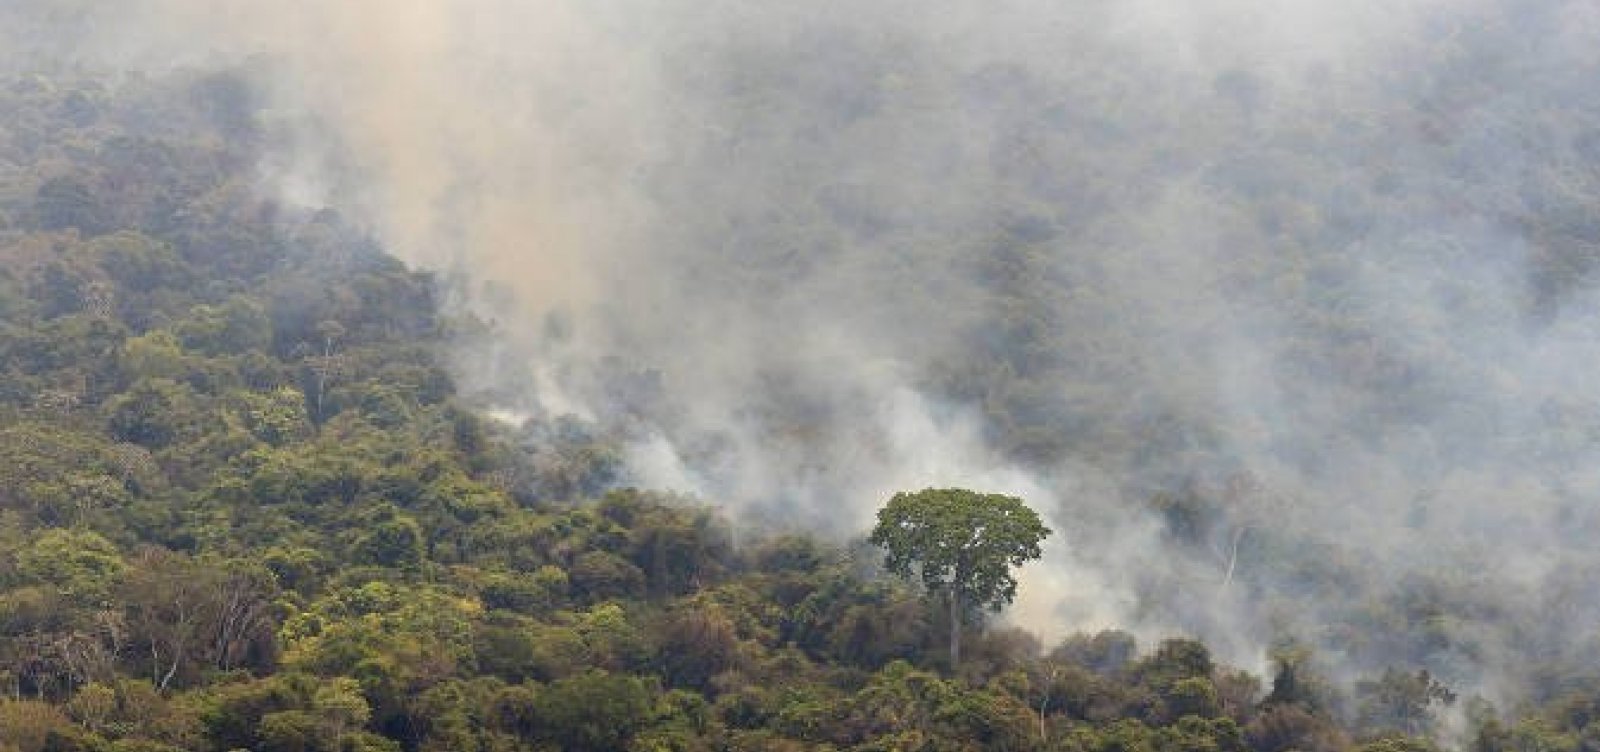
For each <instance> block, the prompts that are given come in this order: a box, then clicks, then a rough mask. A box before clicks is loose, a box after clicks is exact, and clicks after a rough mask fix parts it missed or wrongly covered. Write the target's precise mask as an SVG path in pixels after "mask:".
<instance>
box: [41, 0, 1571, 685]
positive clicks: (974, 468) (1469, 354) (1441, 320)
mask: <svg viewBox="0 0 1600 752" xmlns="http://www.w3.org/2000/svg"><path fill="white" fill-rule="evenodd" d="M34 6H37V7H33V6H28V5H26V4H24V5H21V6H18V7H19V9H17V10H13V11H11V13H12V14H14V16H15V18H16V19H17V24H16V25H14V26H13V28H15V29H22V30H23V32H22V33H21V35H22V36H23V38H30V37H32V38H37V35H38V34H40V33H44V34H50V35H55V36H54V37H52V38H60V39H67V38H69V37H71V38H74V39H76V41H74V42H70V43H69V42H62V43H60V44H58V45H55V46H54V47H53V49H55V50H57V51H58V54H61V55H64V56H68V57H71V56H76V55H81V56H83V57H84V58H86V59H88V58H92V57H94V56H95V55H98V56H100V57H101V58H102V61H101V62H102V64H105V63H109V64H114V65H120V66H124V67H136V66H145V67H159V66H164V65H187V66H206V65H226V66H231V67H235V68H237V69H240V70H243V71H246V73H245V75H248V76H249V77H250V79H251V80H252V81H254V82H256V84H257V85H258V87H259V90H260V92H261V97H262V99H261V107H260V111H259V113H258V116H259V118H260V119H261V121H262V122H263V124H264V125H265V132H266V133H267V134H268V136H267V137H266V139H267V141H268V143H267V145H266V149H265V154H264V156H263V159H262V164H261V175H262V185H263V189H264V190H269V191H272V192H274V193H275V194H277V195H279V196H281V197H282V198H284V199H286V200H287V201H289V202H291V203H295V204H299V205H303V206H307V207H311V208H316V207H321V206H333V207H337V208H338V209H340V210H341V211H343V212H345V213H346V214H347V215H349V216H352V217H354V218H357V219H358V220H360V221H363V222H366V223H368V224H369V225H370V227H371V228H372V231H373V232H374V233H375V234H376V235H377V236H378V237H379V238H380V239H381V240H382V241H383V243H384V244H385V245H386V247H388V248H389V249H390V250H392V251H393V252H395V253H396V254H397V255H400V256H401V257H402V258H404V259H406V260H407V261H409V262H411V263H413V264H416V265H419V266H421V267H424V268H427V269H431V270H435V271H437V272H439V273H440V276H441V279H444V280H446V281H447V282H448V283H449V284H450V285H451V288H450V289H451V290H452V293H453V295H454V298H455V300H456V305H458V306H459V307H460V310H461V311H470V312H473V313H474V314H475V315H477V316H479V317H481V318H483V319H485V320H490V321H493V322H494V329H495V337H494V338H493V342H494V344H493V346H489V345H485V344H484V343H483V342H481V341H474V342H470V343H469V342H463V343H462V345H461V348H460V351H459V353H457V357H456V358H455V360H456V362H457V363H458V364H459V375H460V377H461V379H462V382H463V383H464V384H466V385H467V386H469V387H470V388H472V389H473V390H475V391H476V392H477V393H479V394H480V396H482V397H483V398H484V399H486V400H489V401H491V402H492V403H493V404H495V405H496V406H498V407H499V408H501V409H503V410H505V411H506V412H507V414H511V415H517V416H519V417H527V418H530V419H532V420H534V421H541V420H549V419H553V418H555V417H557V416H560V415H573V416H576V417H578V418H579V419H581V420H582V421H585V422H587V423H589V424H592V425H594V426H597V427H599V430H603V431H607V432H611V433H612V434H614V435H617V436H621V437H623V438H624V441H625V443H626V446H627V447H628V457H627V471H628V473H629V478H628V481H629V482H632V483H638V484H640V485H644V486H650V487H658V488H666V489H672V490H678V491H684V492H688V493H693V494H696V495H698V496H700V497H702V498H704V499H705V500H707V501H710V502H713V503H717V504H721V505H725V506H727V507H729V508H730V509H735V510H738V511H739V513H740V514H741V515H743V519H746V520H748V521H749V522H750V523H751V524H756V523H766V524H794V525H805V526H809V527H813V528H816V529H820V530H826V531H828V532H830V533H836V534H843V535H849V534H855V533H859V532H860V531H862V530H864V529H865V527H866V526H867V525H868V524H869V521H870V519H871V515H872V513H873V512H874V511H875V510H876V508H877V507H878V506H879V505H880V504H881V503H882V501H883V500H884V499H886V498H887V496H888V495H889V493H891V492H893V491H895V490H902V489H910V488H922V487H926V486H937V485H961V486H968V487H974V488H982V489H984V490H991V491H1001V492H1011V493H1017V494H1019V495H1022V496H1023V497H1025V498H1026V499H1027V500H1028V501H1029V502H1030V503H1032V504H1033V505H1034V506H1035V507H1036V508H1039V509H1041V510H1042V511H1045V512H1047V513H1048V516H1049V517H1050V519H1051V521H1052V527H1054V528H1055V529H1056V530H1057V531H1058V533H1059V534H1058V535H1057V536H1056V537H1055V538H1054V539H1052V544H1053V545H1054V547H1053V548H1052V549H1051V550H1050V552H1049V555H1048V557H1047V560H1046V561H1045V562H1042V563H1039V564H1036V565H1033V566H1031V567H1030V568H1028V570H1027V571H1026V572H1025V579H1024V582H1023V587H1022V601H1021V602H1020V603H1019V604H1018V606H1017V607H1016V608H1015V609H1013V611H1012V613H1011V617H1012V618H1013V619H1015V620H1017V621H1019V622H1020V623H1022V624H1024V625H1025V626H1027V627H1029V628H1030V629H1033V630H1035V631H1036V632H1038V633H1039V634H1041V635H1042V636H1045V637H1047V638H1055V637H1059V636H1061V635H1063V634H1065V633H1067V632H1071V631H1074V630H1078V629H1092V628H1101V627H1106V626H1122V627H1127V628H1131V629H1135V630H1136V631H1139V632H1140V633H1141V634H1145V635H1159V634H1164V633H1169V632H1172V631H1184V632H1191V633H1195V634H1198V635H1199V636H1201V637H1203V638H1205V639H1207V640H1208V641H1209V642H1211V643H1212V644H1213V645H1215V646H1216V647H1217V648H1218V649H1219V651H1220V652H1222V654H1223V656H1224V657H1225V658H1227V659H1229V660H1232V661H1234V662H1236V663H1239V664H1240V665H1246V666H1252V667H1260V665H1261V663H1262V660H1263V655H1264V648H1265V646H1267V645H1269V644H1271V643H1272V642H1273V641H1275V640H1280V639H1284V638H1293V639H1297V640H1300V641H1302V642H1306V643H1308V644H1313V645H1317V646H1319V648H1321V649H1322V650H1323V651H1324V654H1325V655H1326V656H1327V657H1328V660H1329V662H1331V663H1338V664H1344V665H1348V666H1349V667H1350V669H1351V671H1352V672H1355V671H1366V670H1372V669H1374V668H1377V667H1382V666H1385V665H1396V666H1401V667H1412V666H1426V667H1428V668H1429V669H1430V670H1432V671H1434V672H1435V673H1436V674H1438V675H1440V676H1443V677H1445V678H1446V679H1448V680H1449V681H1451V682H1454V683H1456V684H1457V685H1458V686H1463V687H1471V688H1473V689H1475V690H1476V691H1481V692H1483V693H1485V694H1487V695H1489V696H1491V697H1501V698H1514V697H1515V696H1516V693H1517V692H1518V691H1519V690H1518V688H1519V687H1520V686H1521V682H1522V681H1524V680H1525V679H1527V678H1529V676H1530V674H1531V672H1534V671H1536V670H1537V668H1536V667H1537V666H1539V665H1549V664H1555V663H1561V662H1566V663H1567V664H1568V665H1572V666H1579V665H1582V666H1593V664H1594V662H1595V657H1594V656H1595V654H1594V652H1593V651H1591V650H1589V647H1590V645H1589V643H1588V642H1586V641H1585V640H1586V639H1587V638H1580V637H1579V635H1585V634H1587V630H1588V629H1589V627H1590V626H1592V624H1593V623H1594V620H1595V619H1596V618H1597V617H1600V593H1597V592H1595V591H1596V588H1597V587H1600V584H1597V583H1600V580H1597V579H1596V578H1595V577H1593V576H1592V575H1593V574H1595V573H1597V572H1600V556H1597V555H1596V554H1595V553H1594V552H1593V546H1592V545H1591V541H1592V540H1593V538H1594V534H1595V532H1596V528H1597V526H1600V507H1597V506H1596V501H1597V498H1600V497H1597V494H1600V472H1597V470H1596V468H1600V462H1597V460H1600V452H1597V449H1600V447H1597V439H1600V385H1597V383H1596V381H1595V377H1594V372H1595V365H1596V364H1597V363H1600V329H1597V325H1600V299H1597V297H1596V296H1597V294H1600V290H1597V289H1596V287H1595V285H1594V282H1595V275H1596V273H1597V272H1600V209H1597V207H1600V175H1597V174H1596V165H1600V111H1597V110H1600V83H1597V82H1600V11H1597V10H1596V9H1595V6H1593V5H1592V4H1589V3H1586V2H1579V1H1574V2H1563V1H1561V0H1519V1H1516V2H1512V1H1510V0H1479V1H1477V2H1447V1H1445V0H1433V1H1428V0H1411V1H1409V2H1367V1H1366V0H1358V1H1356V2H1338V3H1334V2H1314V1H1313V0H1297V1H1294V2H1263V1H1247V0H1207V1H1205V2H1185V3H1171V2H1156V1H1154V0H1135V1H1133V2H1127V1H1123V2H1110V1H1101V0H1080V1H1078V2H1044V1H1042V0H1008V1H1005V2H976V1H973V2H967V1H965V0H948V1H942V2H936V3H926V2H919V3H913V2H901V1H900V0H853V1H851V2H842V1H833V2H808V3H789V2H732V1H728V0H711V1H706V0H699V1H697V2H687V1H685V2H677V1H669V2H654V3H647V2H636V1H629V0H603V1H599V0H590V1H587V2H577V1H576V0H571V1H569V0H548V1H546V2H539V3H525V2H511V1H510V0H463V1H462V2H455V3H442V2H440V3H429V2H403V3H395V2H382V1H380V0H346V1H341V2H312V1H311V0H295V1H283V0H280V1H279V2H272V3H266V2H248V1H245V0H222V1H218V2H201V1H200V0H192V1H186V0H139V1H138V2H118V3H104V4H100V3H93V2H79V3H66V2H61V3H35V4H34ZM135 6H137V10H138V12H133V10H131V9H134V8H135ZM46 11H49V12H46ZM52 14H53V15H52ZM135 18H136V19H139V20H137V21H132V20H129V19H135ZM113 19H120V20H113ZM24 21H25V22H26V23H24ZM19 44H20V42H19ZM13 49H25V47H14V48H13ZM13 64H25V61H15V62H13ZM1552 113H1560V115H1561V116H1560V117H1555V116H1553V114H1552ZM1444 604H1448V606H1446V605H1444ZM1430 609H1431V610H1430ZM1430 614H1431V616H1430Z"/></svg>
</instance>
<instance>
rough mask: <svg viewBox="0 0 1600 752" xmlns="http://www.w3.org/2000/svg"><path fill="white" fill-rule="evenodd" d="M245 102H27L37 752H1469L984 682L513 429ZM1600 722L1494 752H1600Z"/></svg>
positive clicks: (140, 95)
mask: <svg viewBox="0 0 1600 752" xmlns="http://www.w3.org/2000/svg"><path fill="white" fill-rule="evenodd" d="M243 91H247V89H246V88H242V85H241V84H240V83H239V82H238V81H234V80H230V79H229V78H228V77H227V74H208V75H189V76H176V77H173V78H170V79H161V80H153V79H152V80H146V79H133V80H129V81H124V82H122V83H121V84H119V85H118V86H117V88H115V89H112V88H107V86H106V85H104V84H100V83H96V82H94V81H79V80H73V79H51V78H48V77H41V76H34V77H26V78H22V79H16V80H10V81H6V82H0V111H4V112H6V113H8V117H7V120H6V122H5V123H3V125H4V128H5V131H6V132H5V138H4V139H3V140H0V167H3V171H4V174H3V176H0V750H3V751H4V752H43V751H44V750H52V751H56V752H64V751H67V750H94V751H97V752H98V751H106V752H169V751H171V750H204V751H215V752H224V751H225V750H234V749H250V750H262V751H263V752H312V751H319V752H320V751H327V752H332V751H335V750H337V751H339V752H351V751H355V750H384V751H388V750H406V751H407V752H410V751H412V750H429V751H435V750H437V751H440V752H442V751H444V750H454V751H460V752H471V751H474V750H482V751H484V752H488V751H490V750H494V751H499V750H546V749H567V750H615V749H634V750H768V749H771V750H788V749H840V750H843V749H852V750H909V749H917V750H976V749H1010V750H1074V751H1083V752H1139V751H1144V750H1157V749H1159V750H1195V751H1197V752H1200V751H1204V752H1212V751H1215V752H1243V751H1244V750H1253V751H1255V752H1284V751H1285V750H1290V749H1297V750H1307V751H1308V752H1312V751H1317V750H1341V749H1347V748H1350V747H1353V746H1357V745H1360V746H1362V747H1363V748H1365V749H1370V750H1385V751H1387V750H1418V749H1431V748H1432V747H1431V743H1430V742H1428V741H1426V739H1427V737H1428V735H1429V734H1431V733H1433V732H1434V731H1435V730H1436V729H1437V726H1438V724H1439V718H1440V709H1441V708H1442V707H1444V705H1445V703H1447V702H1453V701H1454V697H1453V696H1452V694H1451V693H1450V691H1449V690H1448V689H1447V688H1445V687H1443V686H1442V685H1441V684H1439V682H1438V681H1437V680H1435V679H1434V678H1433V677H1431V676H1430V675H1428V674H1427V673H1425V672H1416V671H1412V670H1410V669H1409V668H1407V669H1405V670H1398V669H1397V670H1396V671H1394V672H1390V673H1386V674H1384V675H1382V676H1381V677H1378V678H1375V679H1372V680H1371V681H1369V682H1367V683H1364V684H1357V685H1356V687H1355V691H1354V694H1353V696H1350V697H1346V696H1344V694H1343V693H1341V691H1340V690H1338V689H1336V688H1334V685H1333V684H1332V683H1331V682H1330V681H1329V680H1328V679H1327V678H1326V677H1327V676H1328V675H1330V673H1331V672H1330V669H1329V667H1327V666H1322V665H1318V664H1317V663H1316V662H1315V661H1314V660H1312V659H1311V658H1310V657H1309V656H1308V655H1306V654H1304V653H1303V652H1299V653H1297V652H1295V651H1294V650H1286V651H1284V652H1283V653H1282V654H1281V655H1280V656H1279V657H1278V663H1277V666H1276V667H1275V669H1274V678H1273V679H1272V681H1271V687H1270V691H1266V690H1265V688H1264V687H1263V686H1262V684H1263V682H1262V680H1261V679H1260V678H1258V677H1255V676H1252V675H1250V674H1247V673H1245V672H1242V671H1239V670H1237V669H1233V668H1230V667H1227V666H1223V665H1219V664H1218V663H1217V662H1216V661H1215V660H1214V659H1213V657H1212V655H1211V652H1210V650H1208V649H1207V647H1206V646H1205V645H1203V644H1200V643H1198V642H1195V641H1193V640H1185V639H1173V640H1167V641H1164V642H1161V643H1159V644H1158V645H1156V646H1155V647H1154V649H1153V650H1152V651H1150V652H1148V653H1141V652H1140V651H1139V650H1138V648H1137V645H1136V643H1135V641H1134V639H1133V637H1132V636H1130V635H1128V634H1126V633H1122V632H1116V631H1107V632H1102V633H1098V634H1093V635H1077V636H1073V637H1070V638H1068V639H1066V640H1064V641H1063V642H1061V643H1060V644H1058V645H1056V646H1052V647H1051V649H1049V650H1045V649H1043V648H1042V647H1041V646H1040V645H1039V644H1038V643H1037V642H1036V641H1035V640H1034V639H1033V638H1032V637H1030V636H1028V635H1026V634H1024V633H1022V632H1020V631H1017V630H1013V629H1006V628H996V629H991V630H988V631H986V632H983V633H981V634H976V635H969V636H968V637H967V638H966V644H965V656H966V657H965V659H964V661H963V662H962V664H961V666H960V667H959V670H952V668H953V667H952V666H950V665H949V664H948V663H947V662H945V660H944V659H943V657H942V656H943V655H944V647H945V644H944V639H943V636H944V635H945V634H946V633H947V628H948V627H949V626H950V625H949V624H948V623H947V622H946V621H943V620H944V619H946V617H945V616H944V615H943V611H942V610H941V609H939V608H936V607H930V605H929V604H928V603H927V602H926V601H925V600H924V599H923V598H922V597H921V595H922V594H921V593H920V592H919V591H918V590H917V589H915V588H914V587H912V586H909V585H902V584H900V583H896V582H894V581H891V580H888V579H883V578H878V577H875V576H872V574H871V571H872V568H871V564H870V562H869V561H868V557H866V556H864V555H863V553H862V551H861V550H859V549H853V548H850V547H839V546H834V545H830V544H827V543H824V542H821V541H817V540H813V539H810V538H807V537H805V536H800V535H776V534H775V535H770V536H764V537H758V538H757V539H756V540H753V541H750V542H748V543H747V544H746V545H744V546H742V547H736V546H734V545H733V543H732V540H731V536H730V534H729V530H728V528H727V525H726V521H725V520H723V519H722V518H721V517H719V515H718V514H717V513H716V512H715V511H713V510H711V509H708V508H705V507H702V506H697V505H696V504H695V503H694V502H692V501H688V500H684V499H679V498H675V497H672V496H668V495H663V494H657V493H652V492H649V491H642V490H633V489H620V490H619V489H614V488H612V486H613V485H614V483H613V481H614V479H615V477H616V455H615V448H614V446H613V445H612V444H611V443H610V442H608V440H607V437H605V436H597V435H594V434H592V433H590V432H587V431H585V430H582V429H581V428H575V427H573V426H567V425H562V424H561V422H560V419H559V418H546V417H543V416H537V417H535V418H533V419H532V420H531V421H530V423H529V424H527V425H524V426H521V427H510V426H504V425H501V424H499V423H497V422H495V421H491V420H487V419H485V418H483V417H481V416H480V415H479V414H477V413H476V412H474V411H473V409H472V408H471V406H469V405H467V404H465V403H464V402H463V401H462V400H461V399H460V398H459V397H458V396H457V395H456V394H455V391H454V387H453V385H452V383H451V379H450V377H449V375H448V372H447V371H446V370H445V369H443V368H442V367H441V366H440V363H439V361H438V356H437V352H436V347H437V346H438V345H439V344H440V341H441V336H442V333H443V332H444V331H445V330H446V329H447V328H449V327H450V326H452V325H455V323H456V322H450V321H446V320H443V319H442V318H441V317H440V315H439V313H438V310H437V308H436V307H435V305H434V284H433V281H432V280H430V279H429V278H428V277H427V276H425V275H420V274H417V273H414V272H411V271H408V270H407V269H405V268H404V267H403V266H401V265H400V264H399V263H398V262H396V261H394V260H393V259H391V258H388V257H386V256H384V255H383V254H382V253H381V252H380V251H379V250H378V249H377V248H376V247H375V246H374V245H373V244H372V243H371V242H370V241H369V240H367V239H365V238H364V237H363V236H362V235H361V233H359V232H358V231H357V230H355V229H353V228H351V227H350V226H349V225H347V224H346V223H345V222H344V221H343V220H341V218H340V217H338V216H337V215H336V214H333V213H331V212H330V213H322V214H317V215H313V216H292V215H291V213H289V212H287V211H286V210H284V209H282V208H281V207H277V206H274V205H273V204H272V203H271V202H269V201H264V200H262V199H261V198H260V197H259V196H258V195H257V193H256V192H255V191H254V190H253V186H252V181H253V177H252V176H251V174H250V170H249V169H248V168H247V167H248V165H249V164H251V153H250V149H251V148H252V147H251V144H252V134H251V132H250V128H249V126H248V123H249V118H248V117H247V116H245V115H244V114H242V113H241V112H240V108H242V107H246V106H247V104H248V103H247V102H246V101H244V99H247V97H245V95H244V94H242V93H241V92H243ZM529 437H537V442H535V443H536V444H537V445H536V446H531V447H530V439H529ZM1237 548H1238V546H1237V544H1235V545H1234V551H1233V552H1232V554H1233V555H1234V556H1236V557H1237V556H1238V555H1239V553H1238V551H1237ZM1229 566H1230V571H1231V567H1232V562H1230V564H1229ZM1595 690H1596V688H1595V687H1585V686H1570V687H1567V688H1566V690H1564V691H1563V692H1561V693H1560V694H1559V695H1557V696H1553V697H1551V698H1546V699H1547V700H1548V702H1547V703H1546V704H1545V705H1543V706H1542V707H1540V708H1535V709H1530V710H1529V712H1527V713H1524V714H1522V716H1521V720H1515V721H1512V720H1508V719H1506V718H1503V717H1501V716H1500V715H1499V714H1496V713H1494V712H1492V711H1491V710H1489V709H1487V708H1486V707H1483V706H1481V705H1474V706H1473V707H1472V708H1469V709H1468V710H1470V711H1471V712H1470V713H1469V715H1470V716H1471V717H1472V720H1473V722H1474V724H1475V725H1474V729H1475V730H1476V739H1477V742H1476V744H1477V747H1476V748H1477V749H1480V750H1483V751H1484V752H1496V751H1498V750H1513V749H1516V750H1523V749H1551V750H1579V749H1590V748H1593V747H1594V745H1595V741H1596V739H1600V725H1596V724H1597V723H1600V721H1597V720H1596V718H1597V717H1600V716H1597V714H1596V711H1595V708H1596V707H1600V704H1597V703H1600V700H1597V699H1596V698H1597V697H1600V694H1597V693H1596V691H1595Z"/></svg>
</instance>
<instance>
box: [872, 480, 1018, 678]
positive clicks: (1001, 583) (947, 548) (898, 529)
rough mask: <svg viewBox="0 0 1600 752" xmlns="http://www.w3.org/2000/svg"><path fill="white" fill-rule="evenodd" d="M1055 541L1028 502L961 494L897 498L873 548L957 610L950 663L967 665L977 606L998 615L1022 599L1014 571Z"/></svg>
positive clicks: (933, 492) (882, 517) (885, 512)
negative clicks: (964, 642) (965, 631)
mask: <svg viewBox="0 0 1600 752" xmlns="http://www.w3.org/2000/svg"><path fill="white" fill-rule="evenodd" d="M1049 535H1050V529H1049V528H1047V527H1045V526H1044V522H1042V521H1041V520H1040V519H1039V515H1038V514H1037V513H1035V512H1034V511H1033V510H1032V509H1029V508H1028V507H1027V505H1025V504H1023V503H1022V500H1021V499H1018V498H1016V497H1014V496H1003V495H1001V494H979V493H974V492H972V491H968V490H965V489H960V488H937V489H936V488H929V489H926V490H924V491H918V492H916V493H897V494H895V495H894V498H892V499H889V504H888V505H887V506H885V507H884V508H883V509H882V510H880V511H879V512H878V524H877V526H876V527H874V528H873V529H872V535H870V536H868V538H867V542H869V543H872V544H873V545H877V546H882V547H884V548H885V549H886V550H888V552H889V555H888V557H887V558H886V559H885V561H884V566H885V568H887V569H888V570H889V571H890V572H893V573H894V574H897V575H900V576H901V577H907V578H909V577H911V576H912V574H913V572H915V573H916V575H917V576H918V578H919V579H920V580H922V585H923V587H925V588H927V589H928V590H929V591H930V592H935V593H943V594H944V597H945V599H946V600H947V601H948V602H949V604H950V617H949V618H950V665H952V666H956V665H959V664H960V663H961V624H962V622H964V621H966V620H967V618H968V613H967V612H968V611H970V610H972V609H974V608H985V607H987V608H990V609H992V610H994V611H999V610H1000V609H1002V608H1004V607H1005V606H1006V604H1008V603H1010V602H1011V601H1012V600H1014V599H1015V598H1016V597H1017V578H1016V577H1014V576H1013V575H1012V574H1011V570H1012V568H1013V567H1018V566H1021V565H1022V564H1024V563H1025V562H1028V561H1031V560H1033V559H1037V558H1039V556H1040V554H1041V553H1042V551H1041V550H1040V548H1039V543H1040V542H1041V541H1043V540H1044V539H1045V538H1046V537H1048V536H1049Z"/></svg>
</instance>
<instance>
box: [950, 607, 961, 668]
mask: <svg viewBox="0 0 1600 752" xmlns="http://www.w3.org/2000/svg"><path fill="white" fill-rule="evenodd" d="M960 663H961V591H960V590H959V589H957V588H950V673H952V674H954V673H955V671H956V666H958V665H960Z"/></svg>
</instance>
